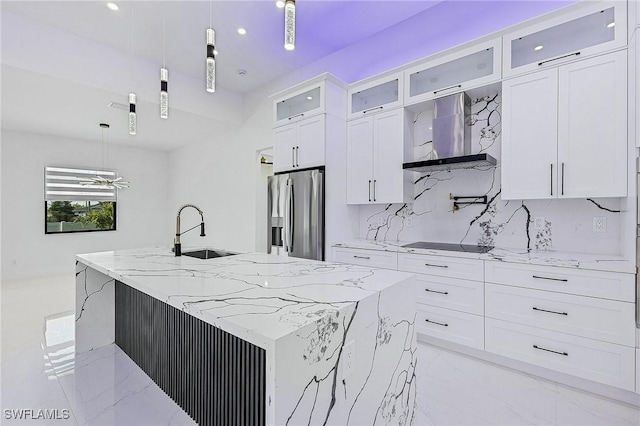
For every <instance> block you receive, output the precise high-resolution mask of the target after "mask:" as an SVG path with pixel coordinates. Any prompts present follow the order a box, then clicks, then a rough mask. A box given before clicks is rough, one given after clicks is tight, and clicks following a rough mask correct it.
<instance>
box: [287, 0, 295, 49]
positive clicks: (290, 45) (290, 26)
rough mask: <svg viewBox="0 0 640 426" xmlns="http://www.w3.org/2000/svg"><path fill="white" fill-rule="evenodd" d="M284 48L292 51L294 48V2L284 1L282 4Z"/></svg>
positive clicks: (293, 0) (290, 0) (291, 0)
mask: <svg viewBox="0 0 640 426" xmlns="http://www.w3.org/2000/svg"><path fill="white" fill-rule="evenodd" d="M284 48H285V49H287V50H293V49H295V48H296V2H295V0H286V1H285V2H284Z"/></svg>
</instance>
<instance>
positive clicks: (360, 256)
mask: <svg viewBox="0 0 640 426" xmlns="http://www.w3.org/2000/svg"><path fill="white" fill-rule="evenodd" d="M333 260H334V261H336V262H340V263H350V264H352V265H362V266H373V267H374V268H384V269H398V254H397V253H393V252H389V251H376V250H360V249H347V248H334V249H333Z"/></svg>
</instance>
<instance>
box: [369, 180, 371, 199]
mask: <svg viewBox="0 0 640 426" xmlns="http://www.w3.org/2000/svg"><path fill="white" fill-rule="evenodd" d="M369 202H371V179H369Z"/></svg>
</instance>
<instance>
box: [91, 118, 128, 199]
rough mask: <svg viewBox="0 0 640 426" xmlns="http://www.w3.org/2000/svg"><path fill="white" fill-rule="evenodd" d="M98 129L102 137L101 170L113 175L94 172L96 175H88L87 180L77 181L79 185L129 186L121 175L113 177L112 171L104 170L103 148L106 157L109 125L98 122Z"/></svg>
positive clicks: (120, 187)
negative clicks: (105, 141) (105, 140)
mask: <svg viewBox="0 0 640 426" xmlns="http://www.w3.org/2000/svg"><path fill="white" fill-rule="evenodd" d="M100 131H101V139H102V167H101V169H102V172H103V174H104V175H106V176H113V177H111V178H110V177H106V176H101V175H99V174H96V177H90V178H87V179H88V180H86V181H82V182H79V183H80V185H83V186H107V187H111V188H116V189H123V188H128V187H129V182H127V181H124V180H122V177H121V176H119V177H115V173H114V172H107V171H105V160H104V158H105V150H106V151H107V157H108V155H109V154H108V153H109V125H108V124H107V123H100ZM105 131H106V132H107V143H106V149H105V143H104V139H105V138H104V134H105Z"/></svg>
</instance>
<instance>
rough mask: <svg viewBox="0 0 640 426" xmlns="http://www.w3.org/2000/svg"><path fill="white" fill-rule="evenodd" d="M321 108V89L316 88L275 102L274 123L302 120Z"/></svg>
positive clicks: (319, 87)
mask: <svg viewBox="0 0 640 426" xmlns="http://www.w3.org/2000/svg"><path fill="white" fill-rule="evenodd" d="M321 108H322V87H321V86H316V87H313V88H311V89H309V90H306V91H304V92H302V93H299V94H297V95H294V96H291V97H289V98H286V99H282V100H280V101H278V102H276V122H280V121H292V120H294V119H298V118H303V117H304V116H305V114H307V115H309V113H311V112H314V111H315V110H319V109H321Z"/></svg>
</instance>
